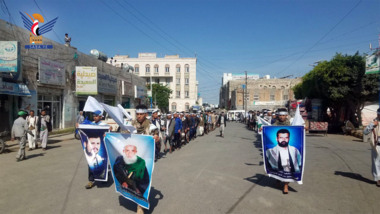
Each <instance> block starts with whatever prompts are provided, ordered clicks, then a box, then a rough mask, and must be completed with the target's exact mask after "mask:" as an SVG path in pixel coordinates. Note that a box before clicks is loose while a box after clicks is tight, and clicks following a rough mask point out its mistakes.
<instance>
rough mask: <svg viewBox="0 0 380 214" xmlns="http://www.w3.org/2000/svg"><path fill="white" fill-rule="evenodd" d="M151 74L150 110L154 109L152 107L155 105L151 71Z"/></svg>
mask: <svg viewBox="0 0 380 214" xmlns="http://www.w3.org/2000/svg"><path fill="white" fill-rule="evenodd" d="M149 69H150V68H149ZM149 73H150V108H153V107H152V105H153V89H152V84H153V82H152V73H151V72H150V71H149Z"/></svg>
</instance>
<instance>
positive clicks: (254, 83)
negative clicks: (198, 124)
mask: <svg viewBox="0 0 380 214" xmlns="http://www.w3.org/2000/svg"><path fill="white" fill-rule="evenodd" d="M300 82H301V79H300V78H297V79H248V80H247V83H248V84H247V109H248V110H262V109H277V108H279V107H285V104H286V103H287V102H288V101H289V100H293V99H294V93H293V90H292V87H294V86H295V85H296V84H298V83H300ZM243 85H245V80H244V79H241V80H230V81H228V82H227V83H226V84H225V86H223V87H222V88H221V95H220V96H221V97H223V100H225V101H226V102H224V103H221V105H223V107H224V108H228V109H231V110H234V109H236V110H242V109H244V106H243V103H244V101H243V96H244V90H243V87H244V86H243Z"/></svg>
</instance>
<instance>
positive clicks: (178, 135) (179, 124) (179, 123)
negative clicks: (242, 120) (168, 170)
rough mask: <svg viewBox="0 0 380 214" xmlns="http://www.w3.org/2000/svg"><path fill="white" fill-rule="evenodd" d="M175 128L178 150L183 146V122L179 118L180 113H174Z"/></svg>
mask: <svg viewBox="0 0 380 214" xmlns="http://www.w3.org/2000/svg"><path fill="white" fill-rule="evenodd" d="M174 118H175V127H174V145H175V147H176V148H180V145H181V130H182V120H181V118H179V116H178V113H177V112H175V113H174Z"/></svg>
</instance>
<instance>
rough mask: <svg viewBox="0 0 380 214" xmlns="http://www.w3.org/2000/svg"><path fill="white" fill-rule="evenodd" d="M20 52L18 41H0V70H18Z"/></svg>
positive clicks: (12, 71)
mask: <svg viewBox="0 0 380 214" xmlns="http://www.w3.org/2000/svg"><path fill="white" fill-rule="evenodd" d="M19 53H20V49H19V47H18V43H17V41H0V72H11V73H16V72H18V70H19V66H20V63H19V62H20V60H19V57H18V56H19Z"/></svg>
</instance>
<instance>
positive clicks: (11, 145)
mask: <svg viewBox="0 0 380 214" xmlns="http://www.w3.org/2000/svg"><path fill="white" fill-rule="evenodd" d="M74 139H75V138H74V133H65V134H54V135H51V136H50V135H49V137H48V145H47V146H48V147H49V144H50V143H58V142H62V141H69V140H74ZM5 145H6V146H7V147H6V149H5V151H4V152H17V151H18V149H19V144H18V141H17V140H14V141H11V140H8V141H5ZM38 146H39V147H40V148H41V142H39V144H38ZM26 148H29V144H28V141H26ZM7 150H8V151H7Z"/></svg>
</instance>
